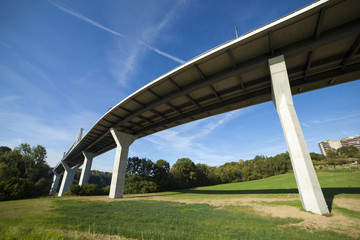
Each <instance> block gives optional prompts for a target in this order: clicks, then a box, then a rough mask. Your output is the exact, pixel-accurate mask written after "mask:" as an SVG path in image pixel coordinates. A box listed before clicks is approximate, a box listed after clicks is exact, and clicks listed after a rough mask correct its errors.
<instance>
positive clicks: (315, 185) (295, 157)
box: [268, 55, 329, 214]
mask: <svg viewBox="0 0 360 240" xmlns="http://www.w3.org/2000/svg"><path fill="white" fill-rule="evenodd" d="M268 62H269V68H270V73H271V84H272V95H273V101H274V104H275V106H276V109H277V112H278V114H279V117H280V121H281V125H282V128H283V132H284V135H285V139H286V144H287V146H288V149H289V153H290V158H291V164H292V167H293V170H294V174H295V179H296V184H297V186H298V190H299V194H300V198H301V202H302V205H303V208H304V209H305V210H306V211H310V212H313V213H317V214H326V213H329V209H328V207H327V205H326V202H325V198H324V195H323V193H322V190H321V188H320V184H319V181H318V179H317V176H316V173H315V170H314V166H313V164H312V161H311V158H310V154H309V151H308V148H307V146H306V142H305V138H304V135H303V133H302V130H301V127H300V123H299V120H298V118H297V115H296V112H295V108H294V103H293V99H292V94H291V89H290V83H289V77H288V73H287V70H286V64H285V59H284V56H283V55H281V56H278V57H274V58H271V59H269V60H268Z"/></svg>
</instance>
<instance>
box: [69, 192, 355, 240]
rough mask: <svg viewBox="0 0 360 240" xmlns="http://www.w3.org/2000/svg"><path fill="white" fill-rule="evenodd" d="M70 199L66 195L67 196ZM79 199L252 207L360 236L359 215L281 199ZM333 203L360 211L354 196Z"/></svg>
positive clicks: (306, 225)
mask: <svg viewBox="0 0 360 240" xmlns="http://www.w3.org/2000/svg"><path fill="white" fill-rule="evenodd" d="M66 199H67V198H66ZM70 199H76V200H90V201H133V200H156V201H172V202H180V203H186V204H195V203H204V204H209V205H211V206H215V207H217V208H222V207H224V206H230V205H235V206H249V207H251V208H252V209H253V211H254V212H255V213H256V214H259V215H263V216H266V215H267V216H272V217H280V218H299V219H301V220H302V221H301V222H299V223H295V224H291V225H292V226H298V227H301V228H303V229H305V230H307V231H315V230H331V231H335V232H338V233H341V234H346V235H349V236H351V237H354V238H359V237H360V218H354V217H348V216H346V215H344V214H342V213H341V212H340V211H337V210H336V209H335V210H333V211H332V213H331V216H321V215H317V214H313V213H309V212H305V211H302V210H300V209H299V208H297V207H292V206H289V205H285V204H284V205H270V204H269V203H271V202H277V203H279V202H282V200H281V199H278V198H255V197H254V198H232V199H203V200H192V199H180V200H173V199H169V198H167V197H161V196H148V197H128V198H127V197H125V198H123V199H109V198H108V197H107V196H90V197H71V198H70ZM298 200H299V198H290V199H289V198H287V199H284V200H283V201H284V202H285V201H286V202H289V201H298ZM333 204H334V205H336V206H338V207H341V208H346V209H349V210H352V211H359V212H360V199H352V198H335V199H334V202H333ZM359 214H360V213H359Z"/></svg>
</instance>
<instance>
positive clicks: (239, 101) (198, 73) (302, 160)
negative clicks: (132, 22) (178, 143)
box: [51, 0, 360, 214]
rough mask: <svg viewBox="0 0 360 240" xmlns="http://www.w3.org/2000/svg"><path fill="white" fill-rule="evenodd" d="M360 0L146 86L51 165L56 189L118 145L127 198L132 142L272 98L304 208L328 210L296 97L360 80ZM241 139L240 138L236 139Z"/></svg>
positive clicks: (322, 5)
mask: <svg viewBox="0 0 360 240" xmlns="http://www.w3.org/2000/svg"><path fill="white" fill-rule="evenodd" d="M359 47H360V1H359V0H320V1H316V2H314V3H312V4H310V5H308V6H306V7H304V8H302V9H299V10H297V11H295V12H293V13H291V14H289V15H287V16H285V17H282V18H280V19H278V20H276V21H274V22H271V23H269V24H267V25H265V26H263V27H260V28H258V29H255V30H253V31H251V32H249V33H247V34H244V35H242V36H240V37H238V38H236V39H234V40H231V41H229V42H226V43H224V44H222V45H220V46H218V47H216V48H214V49H211V50H209V51H207V52H205V53H203V54H201V55H200V56H198V57H196V58H194V59H192V60H190V61H188V62H186V63H184V64H182V65H181V66H179V67H177V68H175V69H173V70H171V71H170V72H168V73H166V74H164V75H162V76H161V77H159V78H157V79H155V80H154V81H152V82H150V83H149V84H147V85H145V86H144V87H142V88H141V89H139V90H138V91H136V92H134V93H133V94H132V95H130V96H129V97H127V98H126V99H124V100H122V101H121V102H119V103H118V104H117V105H116V106H114V107H113V108H111V109H110V110H109V111H108V112H107V113H106V114H105V115H103V116H102V117H101V118H100V119H99V120H98V121H97V122H96V123H95V125H94V126H93V127H92V128H91V129H90V130H89V132H88V133H87V134H86V135H85V136H84V137H83V138H81V133H80V134H79V136H78V138H77V140H76V141H75V143H74V144H73V146H72V147H71V148H70V150H69V151H68V152H67V153H66V154H64V156H63V158H62V160H61V161H60V162H59V163H58V164H57V165H56V167H55V168H54V170H53V172H54V180H53V186H52V190H51V193H52V194H55V192H56V191H57V189H58V188H59V184H60V178H61V175H63V177H62V181H61V184H60V190H59V192H58V196H62V195H63V194H64V193H65V192H67V191H68V189H69V187H70V185H71V184H72V182H73V179H74V175H75V171H76V169H78V168H79V166H81V165H83V168H82V173H81V178H80V185H83V184H86V183H87V182H88V179H89V174H90V169H91V164H92V161H93V158H94V157H96V156H98V155H100V154H102V153H105V152H107V151H109V150H111V149H113V148H116V155H115V161H114V170H113V174H112V180H111V187H110V194H109V197H110V198H121V197H122V196H123V189H124V180H125V172H126V162H127V158H128V150H129V147H130V145H131V144H132V143H133V142H134V141H135V140H136V139H139V138H142V137H145V136H147V135H150V134H153V133H156V132H159V131H162V130H165V129H168V128H171V127H174V126H178V125H180V124H184V123H187V122H191V121H195V120H198V119H202V118H206V117H209V116H213V115H216V114H220V113H224V112H228V111H232V110H235V109H240V108H245V107H249V106H252V105H255V104H259V103H263V102H267V101H271V100H272V101H273V102H274V104H275V107H276V109H277V112H278V114H279V117H280V121H281V124H282V128H283V132H284V135H285V139H286V143H287V146H288V150H289V153H290V157H291V163H292V166H293V169H294V173H295V178H296V183H297V186H298V190H299V194H300V197H301V201H302V204H303V207H304V209H306V210H307V211H310V212H314V213H317V214H325V213H329V210H328V207H327V205H326V202H325V199H324V196H323V193H322V190H321V188H320V184H319V182H318V179H317V176H316V173H315V171H314V168H313V165H312V162H311V159H310V156H309V152H308V149H307V146H306V143H305V139H304V136H303V133H302V130H301V127H300V124H299V121H298V118H297V115H296V112H295V108H294V105H293V101H292V95H294V94H300V93H303V92H307V91H312V90H315V89H320V88H324V87H328V86H332V85H335V84H340V83H345V82H349V81H354V80H357V79H359V78H360V50H359ZM239 144H240V143H239Z"/></svg>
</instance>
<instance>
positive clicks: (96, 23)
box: [50, 1, 184, 64]
mask: <svg viewBox="0 0 360 240" xmlns="http://www.w3.org/2000/svg"><path fill="white" fill-rule="evenodd" d="M50 3H51V4H52V5H54V6H55V7H57V8H58V9H60V10H61V11H63V12H65V13H68V14H70V15H72V16H74V17H76V18H78V19H80V20H82V21H85V22H87V23H89V24H91V25H94V26H95V27H97V28H99V29H102V30H104V31H106V32H109V33H112V34H114V35H116V36H118V37H121V38H124V39H128V40H131V41H133V42H136V43H137V44H141V45H143V46H145V47H147V48H148V49H150V50H151V51H154V52H156V53H157V54H160V55H162V56H164V57H166V58H169V59H171V60H173V61H176V62H178V63H181V64H182V63H184V61H183V60H181V59H180V58H178V57H175V56H172V55H171V54H169V53H166V52H163V51H160V50H159V49H157V48H155V47H152V46H150V45H148V44H145V43H143V42H142V41H138V40H134V39H130V38H129V37H127V36H125V35H124V34H121V33H118V32H116V31H114V30H112V29H110V28H108V27H105V26H103V25H102V24H100V23H98V22H96V21H94V20H92V19H90V18H88V17H86V16H84V15H81V14H80V13H77V12H76V11H74V10H72V9H70V8H67V7H64V6H61V5H60V4H57V3H55V2H52V1H50ZM168 21H169V20H168V19H166V21H165V22H163V23H162V26H161V28H162V27H163V25H165V24H166V23H167V22H168ZM158 31H160V29H159V30H158Z"/></svg>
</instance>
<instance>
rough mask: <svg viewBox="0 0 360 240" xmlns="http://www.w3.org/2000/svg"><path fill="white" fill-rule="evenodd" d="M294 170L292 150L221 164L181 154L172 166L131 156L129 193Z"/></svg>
mask: <svg viewBox="0 0 360 240" xmlns="http://www.w3.org/2000/svg"><path fill="white" fill-rule="evenodd" d="M289 170H291V163H290V157H289V154H288V153H282V154H278V155H276V156H275V157H264V156H256V157H255V158H254V159H253V160H248V161H243V160H240V161H239V162H230V163H226V164H224V165H222V166H219V167H210V166H208V165H206V164H201V163H198V164H195V163H194V162H193V161H192V160H191V159H189V158H180V159H178V160H177V161H176V163H175V164H174V165H173V166H172V167H171V168H170V164H169V163H168V162H167V161H165V160H158V161H156V162H155V163H154V162H152V161H151V160H150V159H146V158H138V157H131V158H129V159H128V165H127V176H126V179H125V193H127V194H129V193H149V192H158V191H168V190H175V189H185V188H191V187H199V186H208V185H216V184H222V183H232V182H243V181H251V180H257V179H262V178H266V177H270V176H274V175H277V174H283V173H286V172H288V171H289Z"/></svg>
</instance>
